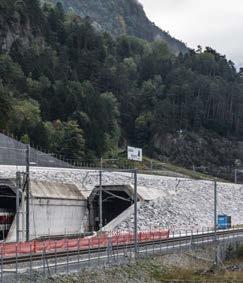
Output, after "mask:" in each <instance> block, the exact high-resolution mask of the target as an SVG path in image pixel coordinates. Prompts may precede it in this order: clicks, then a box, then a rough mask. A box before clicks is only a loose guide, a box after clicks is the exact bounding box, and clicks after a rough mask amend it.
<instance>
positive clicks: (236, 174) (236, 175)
mask: <svg viewBox="0 0 243 283" xmlns="http://www.w3.org/2000/svg"><path fill="white" fill-rule="evenodd" d="M237 181H238V180H237V169H235V184H237Z"/></svg>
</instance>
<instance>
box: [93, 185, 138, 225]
mask: <svg viewBox="0 0 243 283" xmlns="http://www.w3.org/2000/svg"><path fill="white" fill-rule="evenodd" d="M132 204H133V200H132V195H131V193H129V192H127V191H125V190H122V189H121V188H119V189H116V188H115V187H112V188H111V187H110V188H109V187H108V188H107V187H102V223H103V226H105V225H107V224H108V223H109V222H111V221H112V220H113V219H115V218H116V217H117V216H118V215H120V214H121V213H122V212H124V211H125V210H126V209H128V208H129V207H130V206H131V205H132ZM89 206H90V216H91V217H90V222H91V223H90V224H91V227H92V228H91V229H94V230H95V231H98V230H99V229H100V227H99V224H100V219H99V215H100V202H99V188H96V190H95V192H94V194H93V197H91V198H90V201H89Z"/></svg>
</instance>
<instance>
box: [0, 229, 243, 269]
mask: <svg viewBox="0 0 243 283" xmlns="http://www.w3.org/2000/svg"><path fill="white" fill-rule="evenodd" d="M227 235H228V236H234V235H236V236H237V237H238V236H239V235H241V236H242V237H243V228H240V229H230V230H224V231H217V238H218V239H219V240H223V239H224V238H225V236H227ZM214 237H215V233H214V232H209V233H201V234H199V233H198V234H190V235H183V236H175V237H173V238H169V239H162V240H152V241H145V242H139V243H138V247H139V248H146V247H150V246H155V245H168V246H169V245H171V244H175V245H176V244H177V243H180V242H181V243H184V242H187V241H191V242H193V241H194V242H196V240H202V239H208V240H209V239H211V240H212V241H213V240H214ZM111 247H112V249H113V250H116V251H119V250H124V249H133V248H134V244H133V243H129V244H121V245H112V246H111ZM111 247H109V248H111ZM107 249H108V247H96V248H92V247H91V248H90V249H78V250H77V249H75V250H62V251H54V252H47V253H38V254H35V253H32V254H28V255H16V256H14V257H2V258H1V260H0V262H1V264H2V265H11V264H15V263H16V261H18V263H25V262H29V261H39V260H42V259H43V258H45V260H48V259H60V258H64V257H67V256H68V257H71V256H81V255H87V256H90V255H92V254H97V253H104V252H106V251H107Z"/></svg>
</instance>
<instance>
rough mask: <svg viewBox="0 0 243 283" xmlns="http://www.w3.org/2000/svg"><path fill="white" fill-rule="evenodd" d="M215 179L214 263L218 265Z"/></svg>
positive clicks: (215, 191)
mask: <svg viewBox="0 0 243 283" xmlns="http://www.w3.org/2000/svg"><path fill="white" fill-rule="evenodd" d="M217 226H218V224H217V180H216V178H215V179H214V248H215V257H214V265H215V266H218V241H217Z"/></svg>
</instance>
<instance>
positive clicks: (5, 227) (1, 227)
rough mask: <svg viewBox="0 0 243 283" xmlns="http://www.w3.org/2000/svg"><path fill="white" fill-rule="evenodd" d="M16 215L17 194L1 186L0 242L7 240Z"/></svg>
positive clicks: (9, 188) (5, 186)
mask: <svg viewBox="0 0 243 283" xmlns="http://www.w3.org/2000/svg"><path fill="white" fill-rule="evenodd" d="M15 214H16V194H15V192H14V190H13V189H12V188H11V187H9V186H7V185H3V184H0V241H2V240H5V239H6V237H7V235H8V232H9V230H10V227H11V225H12V223H13V220H14V216H15Z"/></svg>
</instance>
